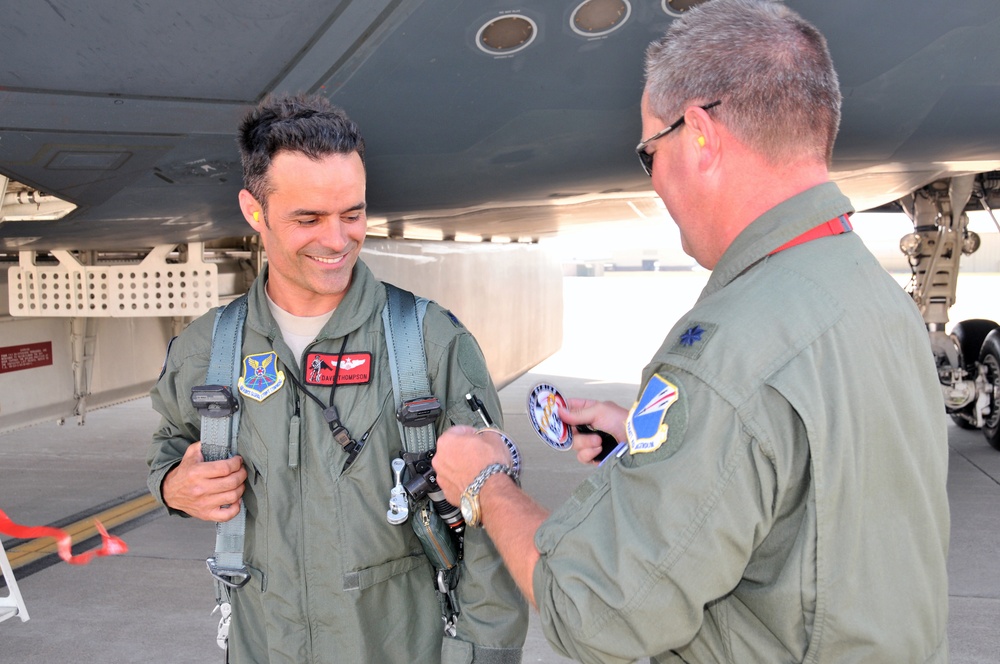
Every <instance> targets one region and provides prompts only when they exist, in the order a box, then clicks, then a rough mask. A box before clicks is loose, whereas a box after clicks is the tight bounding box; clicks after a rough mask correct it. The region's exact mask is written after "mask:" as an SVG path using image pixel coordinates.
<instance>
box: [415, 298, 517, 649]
mask: <svg viewBox="0 0 1000 664" xmlns="http://www.w3.org/2000/svg"><path fill="white" fill-rule="evenodd" d="M424 341H425V346H427V349H428V370H429V371H430V373H431V381H432V389H433V390H434V394H435V395H436V396H437V397H438V399H440V400H441V405H442V408H444V410H445V417H444V418H442V420H444V421H439V428H440V430H439V431H438V433H439V434H440V433H442V432H443V431H444V429H445V428H446V427H447V426H450V425H451V424H466V425H470V426H475V427H477V428H481V427H482V426H483V422H482V421H481V420H480V419H479V416H478V415H476V414H475V413H474V412H473V411H472V410H471V409H470V408H469V406H468V404H467V403H466V400H465V395H466V394H469V393H472V394H474V395H476V396H478V397H479V398H480V399H482V401H483V404H484V405H485V407H486V410H487V412H488V413H489V415H490V417H491V418H492V419H493V420H494V422H495V423H496V425H497V426H499V427H502V426H503V413H502V412H501V410H500V398H499V396H498V395H497V391H496V388H495V387H494V385H493V381H492V379H491V378H490V375H489V370H488V369H487V366H486V360H485V358H484V357H483V354H482V351H481V350H480V348H479V344H478V343H477V342H476V340H475V338H474V337H473V336H472V335H471V334H470V333H469V332H468V331H467V330H466V329H465V328H464V327H462V325H461V323H459V322H458V320H457V319H455V318H454V316H452V315H451V314H450V313H448V312H445V311H443V310H440V309H439V308H437V307H429V308H428V310H427V315H426V317H425V319H424ZM462 566H463V569H462V572H461V580H460V581H459V584H458V601H459V607H460V609H461V614H460V615H459V617H458V621H457V635H456V637H455V638H449V637H445V638H444V641H443V642H442V646H441V661H442V662H443V663H444V664H457V663H464V664H468V663H469V662H473V661H475V662H491V663H494V662H495V663H497V664H501V663H512V664H516V663H517V662H520V661H521V649H522V647H523V645H524V639H525V635H526V633H527V629H528V608H527V603H526V602H525V600H524V597H523V596H522V595H521V592H520V591H519V590H518V589H517V586H516V585H515V583H514V580H513V579H512V578H511V576H510V574H509V573H508V572H507V568H506V567H505V566H504V564H503V560H502V559H501V557H500V554H499V553H498V552H497V550H496V547H495V546H494V545H493V542H492V540H490V538H489V536H487V534H486V531H485V530H483V529H482V528H467V529H466V531H465V558H464V561H463V563H462Z"/></svg>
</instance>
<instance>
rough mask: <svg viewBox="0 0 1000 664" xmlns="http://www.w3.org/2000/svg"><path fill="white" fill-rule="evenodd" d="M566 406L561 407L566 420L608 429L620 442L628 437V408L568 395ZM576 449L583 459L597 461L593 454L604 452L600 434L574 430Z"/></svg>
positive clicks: (574, 447)
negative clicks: (626, 429)
mask: <svg viewBox="0 0 1000 664" xmlns="http://www.w3.org/2000/svg"><path fill="white" fill-rule="evenodd" d="M566 406H567V408H562V407H560V408H559V417H560V419H562V421H563V422H565V423H566V424H570V425H573V426H576V425H579V424H589V425H590V426H592V427H594V428H595V429H598V430H600V431H607V432H608V433H610V434H611V435H612V436H614V437H615V440H617V441H619V442H620V441H623V440H625V418H626V417H628V411H627V410H626V409H624V408H622V407H621V406H619V405H618V404H616V403H614V402H611V401H594V400H593V399H567V400H566ZM573 449H574V450H576V458H577V460H578V461H579V462H580V463H585V464H586V463H594V458H595V457H596V456H597V455H598V454H600V453H601V437H600V436H599V435H597V434H594V433H580V432H579V431H577V432H575V433H574V434H573Z"/></svg>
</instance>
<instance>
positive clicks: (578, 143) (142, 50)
mask: <svg viewBox="0 0 1000 664" xmlns="http://www.w3.org/2000/svg"><path fill="white" fill-rule="evenodd" d="M7 4H8V5H9V6H7V7H5V13H4V18H5V20H4V22H3V23H2V24H0V61H2V62H3V63H4V66H3V67H2V68H0V173H2V174H4V175H7V176H9V177H10V178H11V179H12V180H14V181H17V182H20V183H24V184H27V185H29V186H33V187H37V188H38V189H40V190H42V191H43V192H46V193H51V194H55V195H58V196H60V197H62V198H65V199H67V200H69V201H71V202H73V203H76V204H77V205H78V208H77V209H76V210H75V211H74V212H72V213H70V214H69V215H68V216H67V217H65V218H64V219H62V220H59V221H48V222H18V221H8V222H5V223H2V224H0V250H14V249H18V248H34V249H46V248H54V247H60V248H87V247H90V248H107V249H114V248H133V247H134V248H139V247H144V246H150V245H152V244H158V243H169V242H181V241H185V240H193V239H213V238H222V237H226V236H234V235H242V234H245V233H246V232H247V229H246V226H245V224H244V222H243V220H242V218H241V217H240V215H239V214H238V211H237V210H236V204H235V200H236V193H237V191H238V190H239V188H240V177H239V170H238V166H237V164H238V155H237V150H236V146H235V130H236V125H237V123H238V120H239V118H240V117H241V115H242V114H243V113H244V112H245V110H246V109H247V108H248V106H249V105H250V104H252V103H255V102H256V101H257V100H258V99H259V98H261V97H262V96H263V95H265V94H267V93H269V92H274V91H279V92H298V91H313V92H320V93H322V94H325V95H327V96H328V97H329V98H330V99H331V100H333V101H334V103H336V104H338V105H341V106H343V107H344V108H345V109H346V110H347V111H348V112H349V114H350V115H351V116H352V117H353V118H354V119H355V120H357V121H358V123H359V124H360V125H361V127H362V130H363V132H364V134H365V137H366V141H367V143H368V147H369V161H368V169H369V190H368V198H369V209H370V212H371V215H372V217H373V219H374V220H375V224H376V226H383V227H385V228H388V229H392V230H393V231H394V232H403V233H406V232H408V231H409V230H411V229H419V230H421V231H422V232H430V233H433V232H437V233H439V234H442V235H444V236H451V235H454V234H455V233H468V234H473V235H481V236H495V235H510V236H514V235H518V236H530V237H538V236H540V235H544V234H549V233H555V232H559V230H560V229H561V228H565V227H566V226H567V225H574V224H579V223H589V221H592V220H595V219H598V218H600V213H599V212H598V210H599V209H604V210H605V211H606V212H610V211H611V210H613V209H617V208H618V207H620V203H619V202H618V201H617V199H615V197H618V196H621V195H622V194H623V193H629V192H636V195H637V199H636V200H638V201H642V200H644V197H647V196H648V192H649V180H648V178H647V177H646V176H645V175H644V174H643V173H642V172H641V170H640V169H639V168H638V166H637V164H636V159H635V156H634V154H633V153H632V148H633V147H634V145H635V143H636V142H637V141H638V140H639V138H640V137H639V133H640V120H639V96H640V94H641V90H642V84H643V74H642V58H643V52H644V50H645V48H646V46H647V44H648V43H649V42H650V41H651V40H653V39H655V38H657V37H658V36H659V35H661V34H662V33H663V31H664V29H665V28H666V27H667V26H668V25H669V24H670V22H671V21H672V20H673V17H672V16H670V15H668V14H667V13H666V12H664V10H663V8H662V3H661V2H660V1H659V0H630V2H629V3H628V19H627V20H626V21H625V22H624V23H623V24H622V25H621V26H620V27H619V28H618V29H616V30H614V31H611V32H609V33H608V34H605V35H593V34H580V33H578V32H577V31H575V30H574V28H573V27H572V26H571V21H570V19H571V17H572V16H573V12H574V10H575V9H576V8H577V7H578V6H579V5H580V4H582V3H581V0H567V1H565V2H554V1H552V0H547V1H545V2H542V1H541V0H522V1H520V2H518V1H517V0H490V1H482V0H477V1H473V0H466V1H464V2H447V3H442V2H414V1H407V2H401V1H399V0H378V1H377V2H361V1H360V0H355V1H353V2H352V1H349V0H344V1H342V2H323V1H320V0H287V1H286V2H282V3H273V2H265V1H263V0H250V1H246V0H215V1H212V2H205V1H204V0H174V2H171V3H155V2H143V1H136V2H128V3H122V2H112V1H111V0H104V1H97V2H90V3H85V4H82V5H81V4H80V3H76V2H69V1H68V0H52V1H51V2H48V3H7ZM789 4H790V5H791V6H793V7H794V8H795V9H797V10H798V11H800V12H801V13H803V14H804V15H805V16H806V17H807V18H809V19H810V20H812V21H814V22H815V23H816V24H817V25H818V27H819V28H820V29H821V30H822V31H823V32H824V34H825V35H826V36H827V38H828V40H829V43H830V48H831V52H832V54H833V57H834V61H835V64H836V66H837V69H838V72H839V76H840V80H841V84H842V90H843V94H844V107H843V108H844V113H843V121H842V125H841V132H840V135H839V138H838V142H837V145H836V150H835V154H834V163H833V173H834V176H835V178H838V179H840V180H841V181H842V182H843V183H844V186H845V188H846V189H847V191H848V193H849V194H850V195H852V197H853V199H854V201H855V204H856V205H857V206H858V207H859V208H862V209H863V208H867V207H873V206H877V205H881V204H884V203H887V202H890V201H892V200H895V199H896V198H898V197H899V196H900V195H902V194H903V193H908V191H902V192H901V191H900V190H901V188H903V187H908V188H910V189H909V190H912V188H913V187H918V186H922V185H923V184H926V183H927V180H926V179H925V178H927V177H932V175H931V174H933V176H934V177H941V176H947V175H949V174H951V173H954V172H982V171H990V170H994V169H997V168H998V167H1000V123H996V122H995V120H994V115H995V113H994V110H993V109H995V108H997V102H998V101H1000V41H998V40H997V38H996V35H998V34H1000V13H998V12H997V11H996V4H995V2H993V1H992V0H955V1H954V2H950V3H947V5H946V6H944V5H941V4H940V3H937V2H931V1H930V0H907V1H906V2H903V1H902V0H894V1H892V2H878V3H873V2H869V1H865V0H845V1H842V2H838V3H831V2H829V1H828V0H796V1H794V2H792V1H791V0H790V2H789ZM621 6H625V5H624V3H623V4H622V5H621ZM494 19H514V20H520V21H522V25H523V24H525V23H526V22H531V24H532V25H533V28H532V30H533V33H532V35H533V38H532V39H531V40H529V41H528V42H527V43H526V44H525V45H524V47H523V48H520V50H516V52H515V51H510V52H504V53H499V54H498V53H487V52H485V51H484V50H483V49H481V48H480V47H479V46H477V36H478V34H479V31H480V28H481V27H482V26H484V25H485V24H486V23H487V22H489V21H491V20H494ZM609 197H610V198H611V199H614V200H610V201H608V202H606V204H605V205H604V206H603V208H602V206H601V205H599V204H597V203H595V200H596V199H601V198H609ZM576 199H580V200H581V201H583V204H584V206H585V207H586V208H587V210H586V211H583V212H584V213H582V214H580V215H579V216H578V219H576V220H574V215H572V214H569V213H568V212H569V209H570V208H569V207H567V206H562V203H564V202H566V201H567V200H576ZM581 211H582V210H581Z"/></svg>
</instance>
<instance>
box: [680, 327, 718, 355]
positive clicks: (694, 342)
mask: <svg viewBox="0 0 1000 664" xmlns="http://www.w3.org/2000/svg"><path fill="white" fill-rule="evenodd" d="M686 325H687V327H685V328H684V331H683V332H681V333H680V336H679V337H677V339H676V340H675V341H674V343H673V345H672V346H671V347H670V352H671V353H678V354H680V355H685V356H687V357H690V358H691V359H698V357H699V356H700V355H701V351H702V349H704V348H705V344H707V343H708V340H709V339H711V338H712V335H713V334H715V330H716V328H717V327H718V326H717V325H716V324H715V323H705V322H702V321H688V322H687V323H686Z"/></svg>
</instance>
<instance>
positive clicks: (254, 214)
mask: <svg viewBox="0 0 1000 664" xmlns="http://www.w3.org/2000/svg"><path fill="white" fill-rule="evenodd" d="M240 210H242V211H243V218H244V219H246V221H247V223H248V224H250V227H251V228H253V229H254V230H255V231H257V232H258V233H259V232H260V229H261V228H263V227H264V226H266V224H267V222H266V221H265V220H264V208H263V206H262V205H261V204H260V203H258V202H257V199H256V198H254V197H253V194H251V193H250V192H249V191H247V190H246V189H241V190H240Z"/></svg>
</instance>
